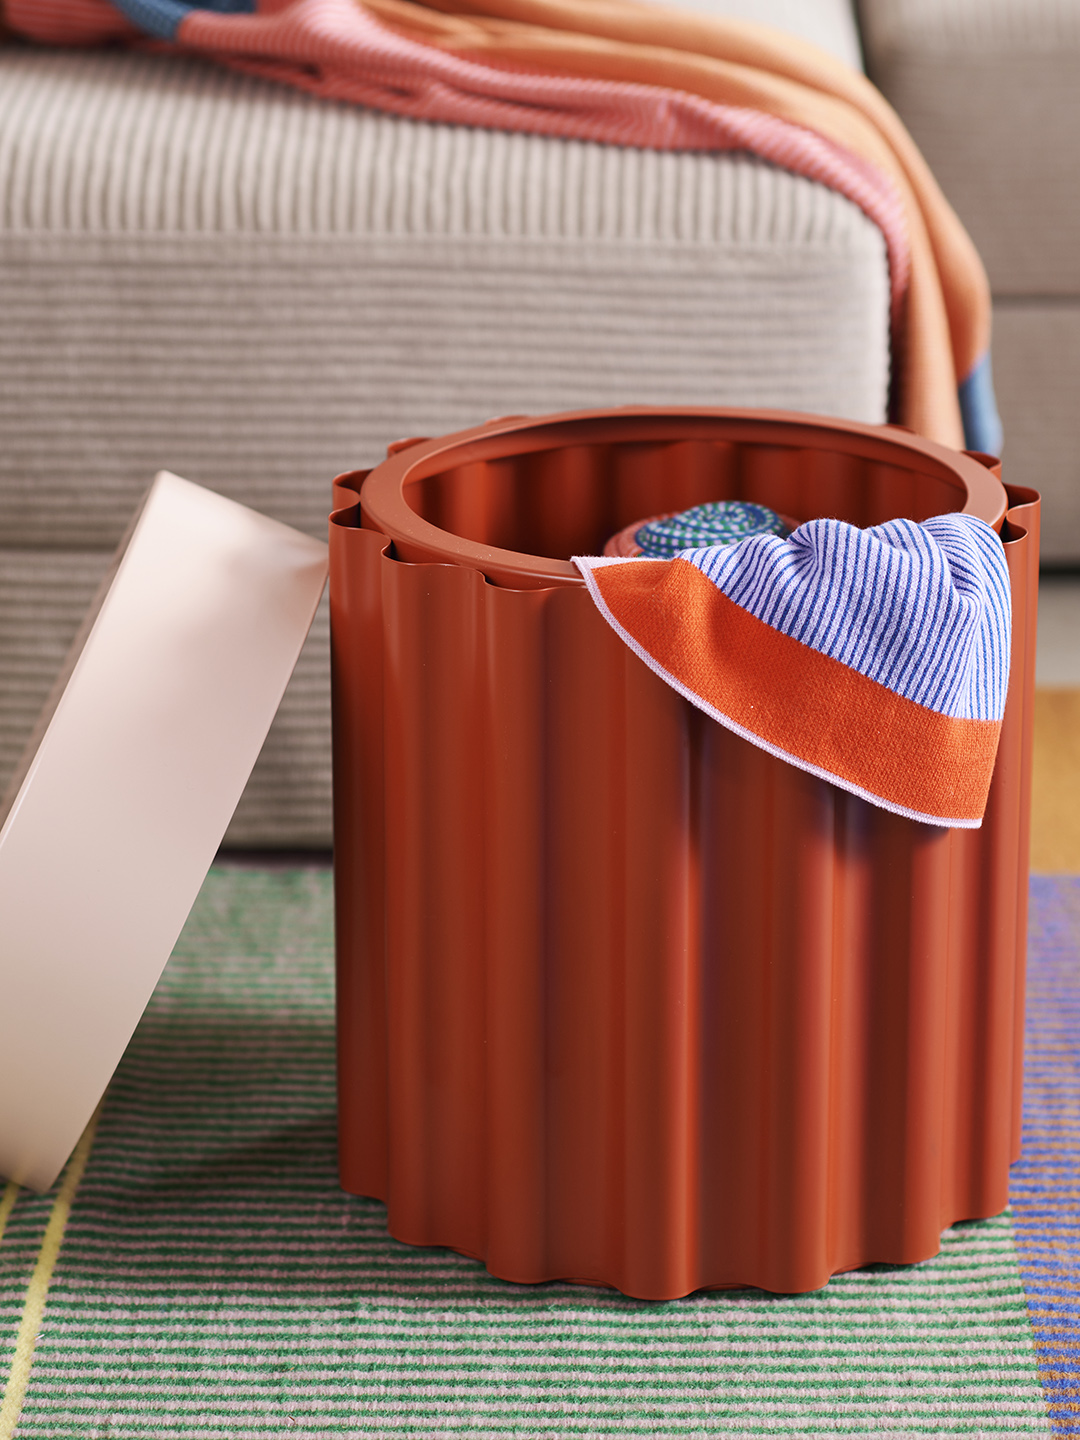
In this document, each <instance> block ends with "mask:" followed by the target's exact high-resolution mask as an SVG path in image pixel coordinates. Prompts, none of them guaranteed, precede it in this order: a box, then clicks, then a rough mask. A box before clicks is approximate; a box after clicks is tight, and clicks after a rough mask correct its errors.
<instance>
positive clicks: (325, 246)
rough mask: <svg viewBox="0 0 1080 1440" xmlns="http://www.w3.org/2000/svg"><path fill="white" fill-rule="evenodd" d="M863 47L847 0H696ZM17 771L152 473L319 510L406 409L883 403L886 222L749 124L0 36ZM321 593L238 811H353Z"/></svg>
mask: <svg viewBox="0 0 1080 1440" xmlns="http://www.w3.org/2000/svg"><path fill="white" fill-rule="evenodd" d="M693 3H695V4H696V6H697V7H698V8H703V9H714V10H715V11H717V12H718V13H737V14H749V15H756V16H757V17H758V18H761V19H765V20H767V21H770V22H773V23H780V24H784V25H787V26H788V28H790V29H791V30H793V31H795V32H796V33H801V34H803V35H804V36H808V37H809V38H816V39H818V41H819V42H820V43H822V44H823V45H825V46H827V47H828V48H832V49H833V50H834V51H836V52H837V53H840V54H842V55H843V56H844V57H845V58H847V59H849V60H851V61H854V62H857V61H858V59H859V42H858V37H857V34H856V29H855V24H854V19H853V15H852V13H851V10H850V9H849V7H848V4H847V0H812V3H811V0H693ZM0 315H2V316H3V319H2V322H0V375H2V376H3V385H2V393H3V397H4V398H3V403H2V405H0V438H2V442H3V443H2V444H0V527H2V535H0V771H2V772H4V773H6V772H9V771H10V770H11V769H12V767H13V766H14V763H15V761H16V758H17V756H18V753H19V751H20V749H21V746H22V744H23V741H24V739H25V737H26V734H27V733H28V731H29V729H30V726H31V723H32V721H33V718H34V715H35V714H36V712H37V709H38V707H39V705H40V703H41V701H42V700H43V698H44V696H45V694H46V692H47V690H48V688H49V685H50V683H51V681H52V678H53V676H54V675H55V673H56V671H57V670H58V669H59V666H60V663H61V660H62V657H63V653H64V651H65V649H66V647H67V644H68V643H69V641H70V639H71V636H72V635H73V633H74V631H75V628H76V626H77V623H78V619H79V616H80V614H81V612H82V610H83V608H84V607H85V604H86V603H87V601H88V600H89V598H90V596H91V594H92V592H93V590H94V588H95V586H96V583H97V580H98V578H99V576H100V575H101V574H102V573H103V570H104V568H105V565H106V562H107V559H108V556H109V553H110V551H111V549H112V547H113V546H114V545H115V543H116V541H117V539H118V538H119V536H120V534H121V532H122V529H123V527H124V524H125V521H126V519H127V517H128V515H129V514H130V512H131V510H132V508H133V506H134V504H135V502H136V500H137V497H138V495H139V493H140V492H141V491H142V489H143V488H144V487H145V486H146V484H147V483H148V482H149V480H150V478H151V476H152V475H153V473H154V472H155V471H156V470H158V469H160V468H168V469H172V470H174V471H176V472H178V473H180V474H182V475H185V476H187V477H188V478H190V479H192V480H196V481H199V482H201V483H204V484H207V485H210V486H212V487H214V488H216V489H219V490H221V491H223V492H225V493H227V494H230V495H233V496H235V497H236V498H238V499H240V500H242V501H245V502H247V503H249V504H252V505H254V506H256V507H258V508H260V509H262V510H264V511H266V512H267V513H269V514H272V515H275V516H278V517H279V518H281V519H283V520H286V521H289V522H291V523H293V524H296V525H298V526H300V527H301V528H303V529H306V530H308V531H310V532H311V533H314V534H324V533H325V519H326V513H327V510H328V507H329V500H330V480H331V478H332V476H333V475H334V474H335V473H336V472H338V471H340V470H343V469H351V468H356V467H359V466H364V465H370V464H372V463H374V462H375V461H376V460H377V459H378V458H379V457H380V455H381V454H382V453H383V452H384V449H385V445H386V443H387V442H388V441H390V440H392V439H395V438H397V437H399V436H401V435H417V434H438V433H442V432H444V431H447V430H451V429H455V428H459V427H463V426H465V425H469V424H473V423H476V422H478V421H481V420H483V419H485V418H487V417H489V416H491V415H496V414H505V413H542V412H545V411H551V410H557V409H564V408H577V407H581V406H587V405H617V404H624V403H633V402H653V403H663V402H672V403H680V402H681V403H713V404H724V403H730V404H745V405H760V406H778V407H786V408H793V409H802V410H809V411H817V412H821V413H831V414H837V415H843V416H847V417H850V418H853V419H859V420H866V421H878V420H882V419H884V417H885V405H886V397H887V391H888V384H889V352H888V275H887V268H886V260H885V253H884V246H883V243H882V239H881V236H880V233H879V232H878V231H877V230H876V229H875V227H874V226H873V225H872V224H871V223H870V222H869V221H868V220H867V219H866V217H865V216H864V215H863V214H862V212H861V211H859V210H858V209H857V208H856V207H855V206H854V205H852V204H851V203H850V202H848V201H847V200H845V199H843V198H842V197H840V196H839V195H837V194H835V193H834V192H832V191H829V190H827V189H825V188H824V187H822V186H820V185H817V184H816V183H814V182H812V181H808V180H805V179H801V178H798V177H796V176H793V175H791V174H789V173H787V172H786V171H783V170H779V169H776V168H774V167H771V166H769V165H767V164H765V163H763V162H760V161H758V160H755V159H753V158H751V157H747V156H741V155H724V156H704V155H674V154H667V155H658V154H655V153H651V152H643V151H637V150H632V149H618V148H614V147H602V146H598V145H593V144H589V143H583V142H568V141H560V140H551V139H546V138H542V137H537V136H525V135H507V134H501V133H493V132H488V131H482V130H470V129H465V128H459V127H453V126H446V125H437V124H424V123H418V122H414V121H409V120H403V119H399V118H395V117H389V116H385V115H378V114H373V113H370V112H364V111H361V110H356V109H349V108H346V107H344V106H338V105H333V104H327V103H324V102H320V101H318V100H314V99H311V98H309V97H307V96H304V95H302V94H299V93H295V92H293V91H290V90H286V89H283V88H278V87H275V86H273V85H270V84H267V83H263V82H261V81H256V80H253V79H249V78H245V77H241V76H237V75H235V74H231V73H228V72H225V71H221V70H218V69H214V68H212V67H210V66H209V65H204V64H202V63H200V62H197V61H193V60H177V59H162V58H158V57H150V56H145V55H137V54H124V53H117V52H111V53H109V52H58V51H38V50H33V49H28V48H24V47H6V48H0ZM327 656H328V646H327V627H326V616H325V606H324V609H323V613H322V614H321V616H320V618H319V620H318V621H317V623H316V626H315V629H314V631H313V634H312V637H311V640H310V641H309V644H308V646H307V649H306V651H305V654H304V656H303V658H302V660H301V663H300V666H299V668H298V671H297V674H296V677H295V679H294V681H293V684H292V685H291V687H290V689H289V691H288V693H287V696H286V699H285V702H284V704H283V706H282V710H281V713H280V715H279V717H278V720H277V721H276V723H275V725H274V728H273V730H272V732H271V735H270V738H269V740H268V742H267V745H266V748H265V750H264V753H263V756H262V758H261V760H260V762H259V765H258V767H257V769H256V772H255V775H254V776H253V778H252V782H251V784H250V785H249V787H248V790H247V793H246V794H245V797H244V800H243V801H242V802H241V806H240V808H239V810H238V812H237V815H236V818H235V820H234V822H233V825H232V827H231V829H230V832H229V836H228V839H229V841H230V842H231V843H233V844H236V845H248V846H253V845H276V846H289V847H296V846H323V845H327V844H329V842H330V750H329V692H328V663H327Z"/></svg>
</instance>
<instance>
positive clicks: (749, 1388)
mask: <svg viewBox="0 0 1080 1440" xmlns="http://www.w3.org/2000/svg"><path fill="white" fill-rule="evenodd" d="M331 952H332V937H331V885H330V877H329V875H328V874H327V873H326V872H325V871H320V870H314V869H311V870H291V871H278V872H273V871H258V870H251V869H243V868H230V867H226V868H218V869H215V870H214V871H212V872H211V874H210V877H209V879H208V880H207V882H206V885H205V887H204V889H203V892H202V895H201V897H200V899H199V902H198V904H197V906H196V908H195V911H194V913H193V914H192V917H191V920H190V922H189V924H188V926H187V929H186V930H185V932H184V934H183V936H182V938H181V940H180V943H179V945H178V946H177V950H176V954H175V956H174V957H173V959H172V961H171V962H170V964H169V967H168V969H167V970H166V972H165V975H164V977H163V979H162V981H161V984H160V985H159V987H158V990H157V993H156V995H155V997H154V1000H153V1003H152V1005H151V1007H150V1009H149V1011H148V1013H147V1015H146V1017H145V1019H144V1020H143V1023H142V1024H141V1026H140V1028H139V1030H138V1032H137V1034H136V1036H135V1039H134V1040H133V1042H132V1045H131V1047H130V1049H129V1051H128V1054H127V1056H126V1058H125V1060H124V1062H123V1064H122V1065H121V1067H120V1070H119V1071H118V1073H117V1075H116V1078H115V1080H114V1082H113V1085H112V1087H111V1089H110V1091H109V1094H108V1097H107V1100H106V1102H105V1106H104V1109H103V1111H102V1113H101V1118H100V1122H99V1124H98V1127H97V1131H96V1134H94V1135H90V1136H88V1137H87V1138H85V1139H84V1143H83V1147H82V1149H81V1151H80V1152H78V1153H77V1154H76V1157H75V1159H74V1161H73V1162H72V1167H73V1168H72V1167H69V1170H68V1172H67V1175H66V1178H64V1179H62V1181H61V1184H60V1186H58V1187H57V1189H56V1190H54V1191H53V1193H52V1194H50V1195H48V1196H44V1197H38V1196H33V1195H30V1194H24V1193H17V1192H15V1190H14V1188H13V1187H10V1186H9V1187H8V1189H7V1191H6V1192H4V1194H5V1199H4V1200H3V1201H2V1202H0V1221H3V1222H4V1233H3V1237H2V1240H0V1376H2V1377H5V1378H6V1379H7V1391H6V1395H5V1400H4V1404H3V1408H2V1410H0V1440H9V1437H11V1436H13V1435H17V1436H19V1437H31V1436H34V1437H48V1440H58V1437H64V1436H101V1437H105V1436H108V1437H110V1440H120V1437H138V1440H145V1437H151V1436H153V1437H183V1440H187V1437H201V1440H213V1437H222V1440H225V1437H228V1440H234V1437H241V1436H266V1435H283V1436H292V1435H295V1436H326V1435H349V1436H359V1435H364V1436H369V1435H370V1436H382V1435H386V1436H391V1435H424V1436H454V1437H461V1436H470V1435H483V1436H490V1435H537V1436H548V1435H560V1436H563V1435H565V1436H572V1435H579V1434H587V1435H598V1436H603V1435H704V1434H733V1433H734V1434H782V1435H817V1434H823V1433H846V1434H875V1433H881V1432H883V1431H887V1432H890V1433H894V1434H895V1433H901V1434H903V1433H908V1434H916V1433H917V1434H980V1433H981V1434H1031V1433H1037V1432H1038V1433H1041V1432H1045V1431H1046V1429H1047V1420H1046V1409H1045V1405H1044V1403H1043V1399H1042V1393H1041V1388H1040V1385H1039V1380H1038V1375H1037V1371H1036V1368H1035V1360H1034V1354H1033V1349H1032V1339H1031V1331H1030V1328H1029V1323H1028V1320H1027V1315H1026V1310H1025V1305H1024V1297H1023V1293H1022V1290H1021V1286H1020V1278H1019V1274H1018V1270H1017V1262H1016V1255H1015V1251H1014V1246H1013V1236H1012V1228H1011V1222H1010V1220H1009V1219H1008V1217H1002V1218H1000V1219H997V1220H991V1221H987V1222H983V1223H977V1224H969V1225H961V1226H956V1227H954V1228H953V1229H952V1230H950V1231H949V1232H948V1233H947V1235H946V1237H945V1241H944V1246H943V1250H942V1254H941V1255H940V1257H939V1258H938V1259H936V1260H932V1261H929V1262H927V1263H926V1264H924V1265H919V1266H915V1267H911V1268H906V1269H890V1268H886V1267H879V1268H876V1269H873V1270H869V1271H863V1272H859V1273H856V1274H851V1275H844V1276H841V1277H839V1278H837V1279H835V1280H833V1281H832V1283H831V1284H830V1285H829V1286H828V1287H827V1288H826V1289H825V1290H823V1291H821V1292H819V1293H817V1294H814V1295H806V1296H797V1297H776V1296H771V1295H766V1294H762V1293H758V1292H740V1293H730V1292H728V1293H719V1294H705V1295H696V1296H693V1297H692V1298H690V1299H688V1300H682V1301H676V1302H672V1303H667V1304H646V1303H642V1302H639V1301H633V1300H628V1299H626V1298H625V1297H623V1296H620V1295H618V1294H616V1293H614V1292H612V1291H601V1290H593V1289H588V1288H584V1287H575V1286H571V1285H541V1286H535V1287H528V1286H516V1285H507V1284H503V1283H502V1282H500V1281H497V1280H493V1279H492V1278H491V1277H490V1276H488V1275H487V1273H486V1272H485V1271H484V1269H483V1268H482V1267H481V1266H480V1265H479V1264H477V1263H476V1262H474V1261H472V1260H468V1259H465V1258H463V1257H461V1256H458V1255H454V1254H451V1253H448V1252H444V1251H434V1250H416V1249H412V1248H410V1247H408V1246H405V1245H400V1244H398V1243H396V1242H395V1241H393V1240H390V1239H389V1238H388V1237H387V1234H386V1231H385V1228H384V1211H383V1208H382V1206H380V1205H378V1204H376V1203H375V1202H373V1201H365V1200H358V1199H355V1198H350V1197H348V1196H346V1195H343V1194H342V1193H341V1192H340V1191H339V1189H338V1187H337V1183H336V1177H335V1169H334V1055H333V994H332V971H331ZM87 1157H88V1158H87ZM84 1163H85V1169H84V1170H83V1171H82V1172H81V1174H80V1166H82V1165H83V1164H84ZM68 1207H70V1214H69V1218H68V1220H67V1228H66V1233H62V1234H61V1233H60V1232H61V1226H62V1223H63V1219H64V1216H65V1214H66V1213H67V1209H68ZM35 1341H36V1344H35Z"/></svg>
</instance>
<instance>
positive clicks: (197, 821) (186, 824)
mask: <svg viewBox="0 0 1080 1440" xmlns="http://www.w3.org/2000/svg"><path fill="white" fill-rule="evenodd" d="M326 571H327V548H326V546H325V545H324V544H322V543H320V542H319V541H317V540H312V539H311V538H310V537H309V536H306V535H301V534H300V533H298V532H297V531H295V530H291V529H289V527H288V526H286V525H281V524H279V523H278V522H277V521H275V520H269V519H267V518H266V517H265V516H263V515H258V514H256V513H255V512H254V511H252V510H248V509H246V508H245V507H244V506H242V505H237V504H236V503H235V502H234V501H232V500H226V499H224V498H223V497H222V496H220V495H216V494H214V493H213V492H212V491H209V490H204V489H202V488H201V487H200V486H198V485H192V484H190V483H189V482H188V481H186V480H181V479H179V478H178V477H177V476H175V475H169V474H167V473H164V472H163V473H162V474H160V475H158V477H157V478H156V479H155V481H154V483H153V485H152V486H151V488H150V490H149V492H148V493H147V495H146V497H145V499H144V500H143V503H142V505H141V507H140V509H139V511H138V513H137V514H136V516H135V518H134V520H133V522H132V525H131V527H130V528H129V531H128V534H127V535H126V536H125V538H124V540H123V542H122V543H121V545H120V548H119V550H118V551H117V554H116V557H115V560H114V563H113V567H112V569H111V571H110V574H109V576H108V577H107V578H106V580H105V582H104V584H103V585H102V588H101V590H100V592H99V594H98V597H97V600H96V601H95V604H94V606H93V608H92V610H91V613H90V614H89V615H88V616H87V619H86V622H85V623H84V625H83V627H82V630H81V631H80V634H79V636H78V637H77V639H76V641H75V644H74V646H73V647H72V651H71V654H70V655H69V657H68V663H67V665H66V667H65V671H64V674H63V675H62V676H61V679H60V681H59V682H58V683H57V686H56V687H55V689H54V691H53V695H52V697H50V702H49V704H48V705H47V707H46V710H45V712H44V714H43V715H42V718H41V721H40V722H39V724H38V727H37V730H36V732H35V735H34V737H33V739H32V741H31V743H30V745H29V747H28V749H27V753H26V755H25V756H24V760H23V764H22V766H21V767H20V769H19V771H18V773H17V775H16V778H15V781H14V782H13V785H12V787H11V788H10V789H9V792H8V796H7V797H5V801H4V802H3V805H2V806H0V818H2V820H3V828H2V829H0V1175H6V1176H8V1177H9V1178H11V1179H13V1180H16V1181H18V1182H19V1183H20V1184H24V1185H29V1186H31V1187H33V1188H35V1189H39V1190H43V1189H46V1188H48V1186H49V1185H51V1184H52V1182H53V1180H54V1179H55V1178H56V1176H57V1175H58V1174H59V1172H60V1169H61V1167H62V1166H63V1164H64V1162H65V1160H66V1159H67V1157H68V1155H69V1153H70V1151H71V1150H72V1148H73V1147H74V1145H75V1143H76V1141H77V1140H78V1138H79V1135H80V1134H81V1133H82V1130H83V1128H84V1126H85V1125H86V1123H87V1121H88V1120H89V1118H90V1116H91V1114H92V1113H93V1111H94V1108H95V1106H96V1105H97V1102H98V1100H99V1099H100V1098H101V1096H102V1094H103V1093H104V1091H105V1087H106V1086H107V1084H108V1082H109V1079H110V1077H111V1075H112V1072H113V1070H114V1069H115V1068H116V1065H117V1063H118V1062H119V1060H120V1057H121V1055H122V1054H123V1051H124V1047H125V1046H126V1045H127V1042H128V1040H129V1039H130V1037H131V1033H132V1031H133V1030H134V1029H135V1026H136V1024H137V1023H138V1020H139V1017H140V1015H141V1014H142V1012H143V1009H144V1008H145V1006H146V1003H147V1001H148V1000H149V998H150V995H151V992H152V991H153V988H154V986H155V984H156V983H157V980H158V977H159V975H160V974H161V971H162V970H163V969H164V966H165V962H166V960H167V959H168V957H169V954H170V952H171V951H172V948H173V945H174V944H175V943H176V939H177V936H178V935H179V933H180V930H181V928H182V926H183V924H184V921H185V920H186V918H187V914H188V911H189V910H190V908H191V905H192V903H193V902H194V900H195V897H196V895H197V894H198V891H199V887H200V886H201V884H202V882H203V879H204V877H205V875H206V872H207V870H208V869H209V867H210V863H211V861H212V860H213V858H214V853H215V851H216V850H217V847H218V845H219V844H220V842H221V838H222V836H223V835H224V833H225V828H226V826H227V825H228V823H229V820H230V818H231V816H232V813H233V810H234V809H235V808H236V804H237V801H238V800H239V799H240V795H241V792H242V791H243V788H244V786H245V784H246V783H247V779H248V776H249V775H250V774H251V770H252V767H253V766H254V764H255V760H256V758H257V756H258V754H259V750H260V749H261V747H262V743H263V740H264V739H265V738H266V732H267V730H268V729H269V728H270V722H271V721H272V720H273V718H274V714H275V712H276V710H277V707H278V704H279V703H280V700H281V696H282V693H283V692H284V690H285V686H286V685H287V683H288V680H289V677H290V675H291V674H292V670H293V666H294V665H295V663H296V659H297V656H298V655H299V653H300V649H301V646H302V645H303V643H304V638H305V636H306V635H307V632H308V629H309V627H310V625H311V621H312V618H313V616H314V614H315V609H316V606H317V605H318V603H319V597H320V595H321V594H322V590H323V586H324V584H325V581H326Z"/></svg>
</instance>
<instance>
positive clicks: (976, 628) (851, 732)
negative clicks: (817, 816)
mask: <svg viewBox="0 0 1080 1440" xmlns="http://www.w3.org/2000/svg"><path fill="white" fill-rule="evenodd" d="M575 564H576V565H577V566H578V568H579V569H580V570H581V572H582V574H583V576H584V577H585V582H586V584H587V585H588V587H589V593H590V594H591V595H592V597H593V599H594V601H595V602H596V604H597V606H598V607H599V609H600V612H601V614H602V615H603V616H604V618H605V619H606V620H607V621H608V623H609V624H610V625H612V626H613V627H614V629H615V630H616V632H617V633H618V634H619V635H620V636H621V637H622V639H623V640H625V641H626V643H627V644H628V645H629V646H630V648H631V649H632V650H633V651H634V652H635V654H637V655H638V656H639V657H640V658H641V659H642V660H644V661H645V663H646V664H647V665H648V666H649V668H650V669H651V670H653V671H655V673H656V674H658V675H659V676H660V677H661V679H663V680H665V681H667V683H668V684H670V685H672V686H673V687H674V688H675V689H676V690H678V691H679V693H680V694H681V695H683V696H685V698H686V699H688V700H690V701H691V702H692V703H693V704H694V705H696V706H697V707H698V708H699V709H701V710H703V711H705V713H706V714H708V715H711V716H712V718H713V719H714V720H718V721H719V722H720V723H721V724H722V725H725V726H727V728H728V729H729V730H733V731H735V733H736V734H738V735H741V736H743V738H744V739H747V740H749V741H751V742H752V743H753V744H755V745H758V746H760V747H761V748H762V749H765V750H768V751H769V752H770V753H771V754H773V755H777V756H779V757H780V758H781V759H783V760H787V761H789V762H790V763H792V764H794V765H797V766H799V767H800V768H801V769H803V770H808V771H810V772H811V773H813V774H815V775H820V776H822V777H823V778H824V779H826V780H830V781H832V782H833V783H834V784H837V785H840V786H841V787H843V788H844V789H845V790H849V791H851V792H852V793H853V794H855V795H860V796H862V798H863V799H865V800H869V801H870V802H871V803H872V804H875V805H879V806H882V807H883V808H884V809H886V810H892V811H894V812H895V813H897V814H900V815H906V816H908V817H910V818H911V819H913V820H922V821H926V822H928V823H930V824H935V825H954V826H960V827H963V828H975V827H977V826H979V825H980V824H981V821H982V816H983V812H984V811H985V809H986V799H987V794H988V792H989V788H990V778H991V775H992V773H993V768H994V759H995V756H996V754H997V743H998V735H999V733H1000V730H1001V721H1002V717H1003V715H1004V713H1005V698H1006V691H1007V689H1008V683H1009V652H1010V631H1011V610H1012V606H1011V596H1010V587H1009V573H1008V567H1007V565H1006V561H1005V553H1004V549H1003V547H1002V544H1001V541H1000V540H999V539H998V537H997V535H996V534H995V533H994V531H993V530H992V529H991V528H990V526H989V525H987V524H986V523H985V522H984V521H982V520H978V519H976V518H975V517H974V516H970V515H941V516H938V517H936V518H935V519H932V520H927V521H924V522H923V523H922V524H921V525H917V524H915V522H914V521H911V520H893V521H890V522H889V523H888V524H886V525H878V526H875V527H874V528H872V529H869V530H860V529H859V528H858V527H857V526H854V525H848V524H846V523H844V522H843V521H841V520H811V521H809V522H808V523H807V524H805V525H800V526H799V527H798V529H797V530H795V532H794V533H793V534H792V535H790V536H789V537H787V538H783V537H781V536H779V535H768V534H765V535H755V536H752V537H750V538H749V539H745V540H741V541H739V542H737V543H735V544H728V545H707V546H705V547H704V548H688V549H685V550H683V551H681V552H680V553H679V554H678V555H676V556H675V557H674V558H673V559H660V560H656V559H649V558H647V557H631V558H617V557H608V556H605V557H595V556H578V557H576V558H575Z"/></svg>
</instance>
